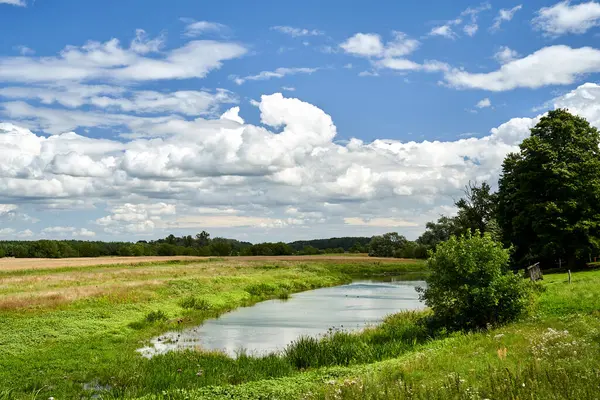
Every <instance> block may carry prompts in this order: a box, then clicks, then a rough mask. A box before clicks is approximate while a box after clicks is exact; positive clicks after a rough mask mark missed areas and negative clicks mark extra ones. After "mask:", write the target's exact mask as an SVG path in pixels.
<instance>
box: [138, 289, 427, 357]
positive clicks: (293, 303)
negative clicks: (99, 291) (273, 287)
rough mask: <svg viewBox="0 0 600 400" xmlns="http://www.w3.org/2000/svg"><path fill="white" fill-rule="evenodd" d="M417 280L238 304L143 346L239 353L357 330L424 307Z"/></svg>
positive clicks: (150, 351) (156, 350)
mask: <svg viewBox="0 0 600 400" xmlns="http://www.w3.org/2000/svg"><path fill="white" fill-rule="evenodd" d="M417 286H425V282H423V281H394V280H392V281H391V282H377V281H357V282H353V283H351V284H348V285H342V286H335V287H329V288H322V289H316V290H310V291H307V292H302V293H297V294H294V295H292V296H291V297H290V299H288V300H286V301H282V300H268V301H263V302H261V303H257V304H255V305H253V306H251V307H243V308H238V309H236V310H234V311H232V312H229V313H227V314H223V315H222V316H221V317H219V318H216V319H210V320H206V321H205V322H204V323H203V324H202V325H200V326H197V327H194V328H189V329H185V330H182V331H179V332H168V333H166V334H164V335H161V336H160V337H157V338H154V339H152V340H151V344H150V346H148V347H145V348H143V349H139V350H138V351H140V352H141V353H142V354H143V355H144V356H146V357H151V356H152V355H155V354H161V353H165V352H168V351H172V350H179V349H187V348H202V349H205V350H220V351H223V352H225V353H226V354H228V355H231V356H235V355H236V354H237V353H239V351H240V350H242V349H244V350H245V351H246V352H247V353H248V354H253V355H265V354H268V353H271V352H275V351H279V350H282V349H284V348H285V346H287V345H288V344H290V343H291V342H293V341H294V340H296V339H297V338H299V337H300V336H305V335H310V336H318V335H323V334H325V333H327V331H328V330H329V329H330V328H333V329H344V330H357V329H362V328H364V327H365V326H367V325H372V324H376V323H379V322H381V321H382V319H383V318H384V317H385V316H386V315H389V314H392V313H397V312H399V311H404V310H416V309H422V308H423V307H424V306H423V304H422V303H421V302H420V301H419V299H418V294H417V292H416V290H415V289H416V287H417Z"/></svg>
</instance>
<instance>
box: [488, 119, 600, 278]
mask: <svg viewBox="0 0 600 400" xmlns="http://www.w3.org/2000/svg"><path fill="white" fill-rule="evenodd" d="M599 144H600V135H599V133H598V130H597V129H596V128H594V127H592V126H590V124H589V123H588V122H587V121H586V120H585V119H583V118H581V117H577V116H574V115H572V114H570V113H569V112H567V111H565V110H560V109H559V110H554V111H550V112H549V113H548V115H546V116H544V117H543V118H542V119H541V120H540V122H539V123H538V124H537V125H536V126H535V127H534V128H532V129H531V136H530V137H528V138H527V139H525V140H524V141H523V143H521V145H520V151H519V153H512V154H509V155H508V156H507V157H506V159H505V160H504V164H503V166H502V171H503V174H502V176H501V178H500V185H499V186H500V187H499V192H498V222H499V224H500V227H501V229H502V234H503V237H504V239H505V240H506V243H511V244H512V245H513V246H514V248H515V253H514V258H515V261H516V262H517V263H518V264H520V265H523V264H525V263H530V262H533V261H540V262H541V263H542V265H553V263H554V261H555V260H556V259H557V258H559V257H560V258H563V259H565V260H567V263H568V265H569V266H570V267H571V268H573V267H575V266H576V265H577V264H578V263H582V262H584V261H586V260H587V258H588V257H589V256H591V255H592V254H597V252H598V248H599V246H600V152H599V149H598V145H599Z"/></svg>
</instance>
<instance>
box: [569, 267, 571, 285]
mask: <svg viewBox="0 0 600 400" xmlns="http://www.w3.org/2000/svg"><path fill="white" fill-rule="evenodd" d="M570 284H571V270H569V285H570Z"/></svg>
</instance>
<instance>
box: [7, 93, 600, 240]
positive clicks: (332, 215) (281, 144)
mask: <svg viewBox="0 0 600 400" xmlns="http://www.w3.org/2000/svg"><path fill="white" fill-rule="evenodd" d="M553 104H554V105H555V106H557V107H564V108H568V109H570V110H571V111H572V112H575V113H577V114H579V115H582V116H584V117H586V118H588V119H589V120H590V122H591V123H592V124H593V125H594V126H600V85H596V84H591V83H590V84H586V85H582V86H580V87H579V88H577V89H575V90H573V91H571V92H570V93H568V94H566V95H564V96H561V97H560V98H558V99H555V100H554V101H553ZM258 107H259V109H258V111H259V112H260V120H261V123H262V124H261V125H252V124H247V123H245V122H244V121H243V120H242V119H241V118H240V117H239V111H240V110H239V108H237V107H234V108H233V109H232V110H230V111H228V112H227V113H225V114H224V116H223V118H222V119H203V118H198V119H194V120H190V121H186V120H156V121H153V122H151V123H150V122H147V126H145V127H144V129H145V132H147V134H148V135H150V136H151V137H146V138H137V137H131V138H121V139H119V140H117V139H111V140H109V139H98V138H93V137H84V136H81V135H77V134H75V133H66V134H60V135H54V136H50V137H46V136H43V135H36V134H34V133H32V132H30V131H29V130H27V129H24V128H20V127H18V126H15V125H13V124H7V123H4V124H0V154H2V157H0V202H2V204H10V205H12V206H10V207H9V208H10V210H9V212H14V211H15V209H14V207H16V206H19V207H31V206H34V207H36V208H44V209H48V208H51V209H53V210H54V211H53V212H52V213H47V215H44V223H45V224H46V225H57V226H62V225H63V224H61V223H56V221H61V220H62V216H67V215H68V213H69V211H68V209H69V208H70V207H72V206H77V207H82V206H85V207H88V208H89V207H95V210H96V211H95V212H102V210H105V211H104V213H103V214H100V218H96V220H95V221H94V222H95V223H96V225H97V226H98V227H99V229H98V230H97V232H98V236H100V235H104V236H103V237H106V238H113V239H115V238H119V239H129V240H132V239H133V238H135V237H136V236H138V235H153V237H158V236H165V235H166V234H168V233H171V232H174V233H179V232H186V233H185V234H188V233H192V230H198V229H203V228H205V227H214V229H212V228H211V231H213V230H214V232H215V233H213V232H211V233H213V234H217V233H218V234H220V235H221V234H226V235H228V236H238V234H241V233H242V232H245V233H249V234H250V236H249V238H252V239H251V240H253V241H258V240H273V239H274V238H278V239H281V240H287V238H290V239H291V238H293V237H298V236H302V235H308V236H314V235H316V236H328V235H340V234H342V235H343V234H344V233H347V230H348V227H349V225H348V224H352V230H353V232H354V233H355V234H374V233H378V232H380V230H381V229H382V228H386V227H390V228H395V227H397V229H398V230H400V231H401V232H402V233H403V234H407V235H409V234H410V235H409V236H411V235H412V237H414V236H415V235H417V234H419V233H420V232H421V231H422V229H423V227H424V223H425V222H427V221H429V220H433V219H436V218H437V217H438V215H439V214H440V213H441V212H444V213H447V212H448V207H449V206H450V205H451V203H452V200H451V199H452V198H456V197H459V196H460V193H461V192H460V191H461V188H462V187H464V185H465V184H466V183H468V182H469V180H471V181H479V182H481V181H484V180H488V181H490V182H496V180H497V179H498V176H499V174H500V173H501V164H502V161H503V159H504V157H505V156H506V154H508V153H509V152H512V151H515V150H516V149H517V146H518V144H519V143H520V142H521V141H522V140H523V139H524V138H525V137H527V136H528V135H529V129H530V128H531V127H532V126H533V125H535V123H536V122H537V121H538V120H539V117H535V118H513V119H511V120H509V121H507V122H506V123H504V124H502V125H500V126H498V127H497V128H494V129H492V130H491V131H490V133H489V134H488V135H483V136H481V135H478V136H479V137H471V138H462V139H459V140H451V141H421V142H416V141H407V142H403V141H398V140H389V139H377V140H374V141H373V142H363V141H362V140H359V139H350V140H349V141H344V142H338V141H336V140H335V139H336V136H337V128H336V126H335V125H334V124H333V120H332V119H331V117H330V116H329V115H328V114H326V113H325V112H324V111H323V110H321V109H319V108H317V107H315V106H314V105H311V104H309V103H306V102H303V101H300V100H298V99H292V98H286V97H284V96H283V95H281V94H274V95H269V96H263V97H261V99H260V102H258ZM32 112H33V113H34V114H33V116H32V118H34V117H35V115H36V109H35V108H34V110H32ZM69 112H80V111H79V110H78V111H69ZM134 133H135V132H134ZM55 216H56V217H55ZM52 218H54V223H52V222H51V221H52ZM64 220H65V221H66V220H69V221H71V220H72V219H66V218H65V219H64ZM89 223H90V221H80V220H77V223H73V224H71V223H69V227H68V228H69V230H68V231H66V232H65V233H64V234H65V235H71V236H72V235H73V234H74V232H76V233H77V236H78V237H81V236H86V234H85V233H84V231H82V230H81V229H85V228H83V227H82V226H87V224H89ZM83 224H86V225H83ZM70 227H73V228H75V230H74V231H71V230H70ZM232 227H235V228H232ZM291 227H293V229H290V228H291ZM178 229H179V230H182V231H177V230H178ZM270 229H277V230H278V233H276V234H273V236H270V237H265V236H264V235H268V233H265V232H267V231H268V230H270ZM305 229H306V230H305ZM303 232H306V233H303ZM13 233H14V232H13ZM89 235H91V234H89ZM238 237H239V236H238ZM259 238H260V239H259Z"/></svg>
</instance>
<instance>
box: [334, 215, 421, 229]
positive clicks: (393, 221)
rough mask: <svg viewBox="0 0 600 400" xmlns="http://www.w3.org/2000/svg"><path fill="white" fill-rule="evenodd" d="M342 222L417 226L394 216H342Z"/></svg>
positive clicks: (393, 226) (392, 226)
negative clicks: (370, 217)
mask: <svg viewBox="0 0 600 400" xmlns="http://www.w3.org/2000/svg"><path fill="white" fill-rule="evenodd" d="M344 223H345V224H347V225H362V226H377V227H386V228H398V227H408V226H418V224H416V223H414V222H411V221H404V220H401V219H396V218H372V219H369V220H365V219H363V218H357V217H348V218H344Z"/></svg>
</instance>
